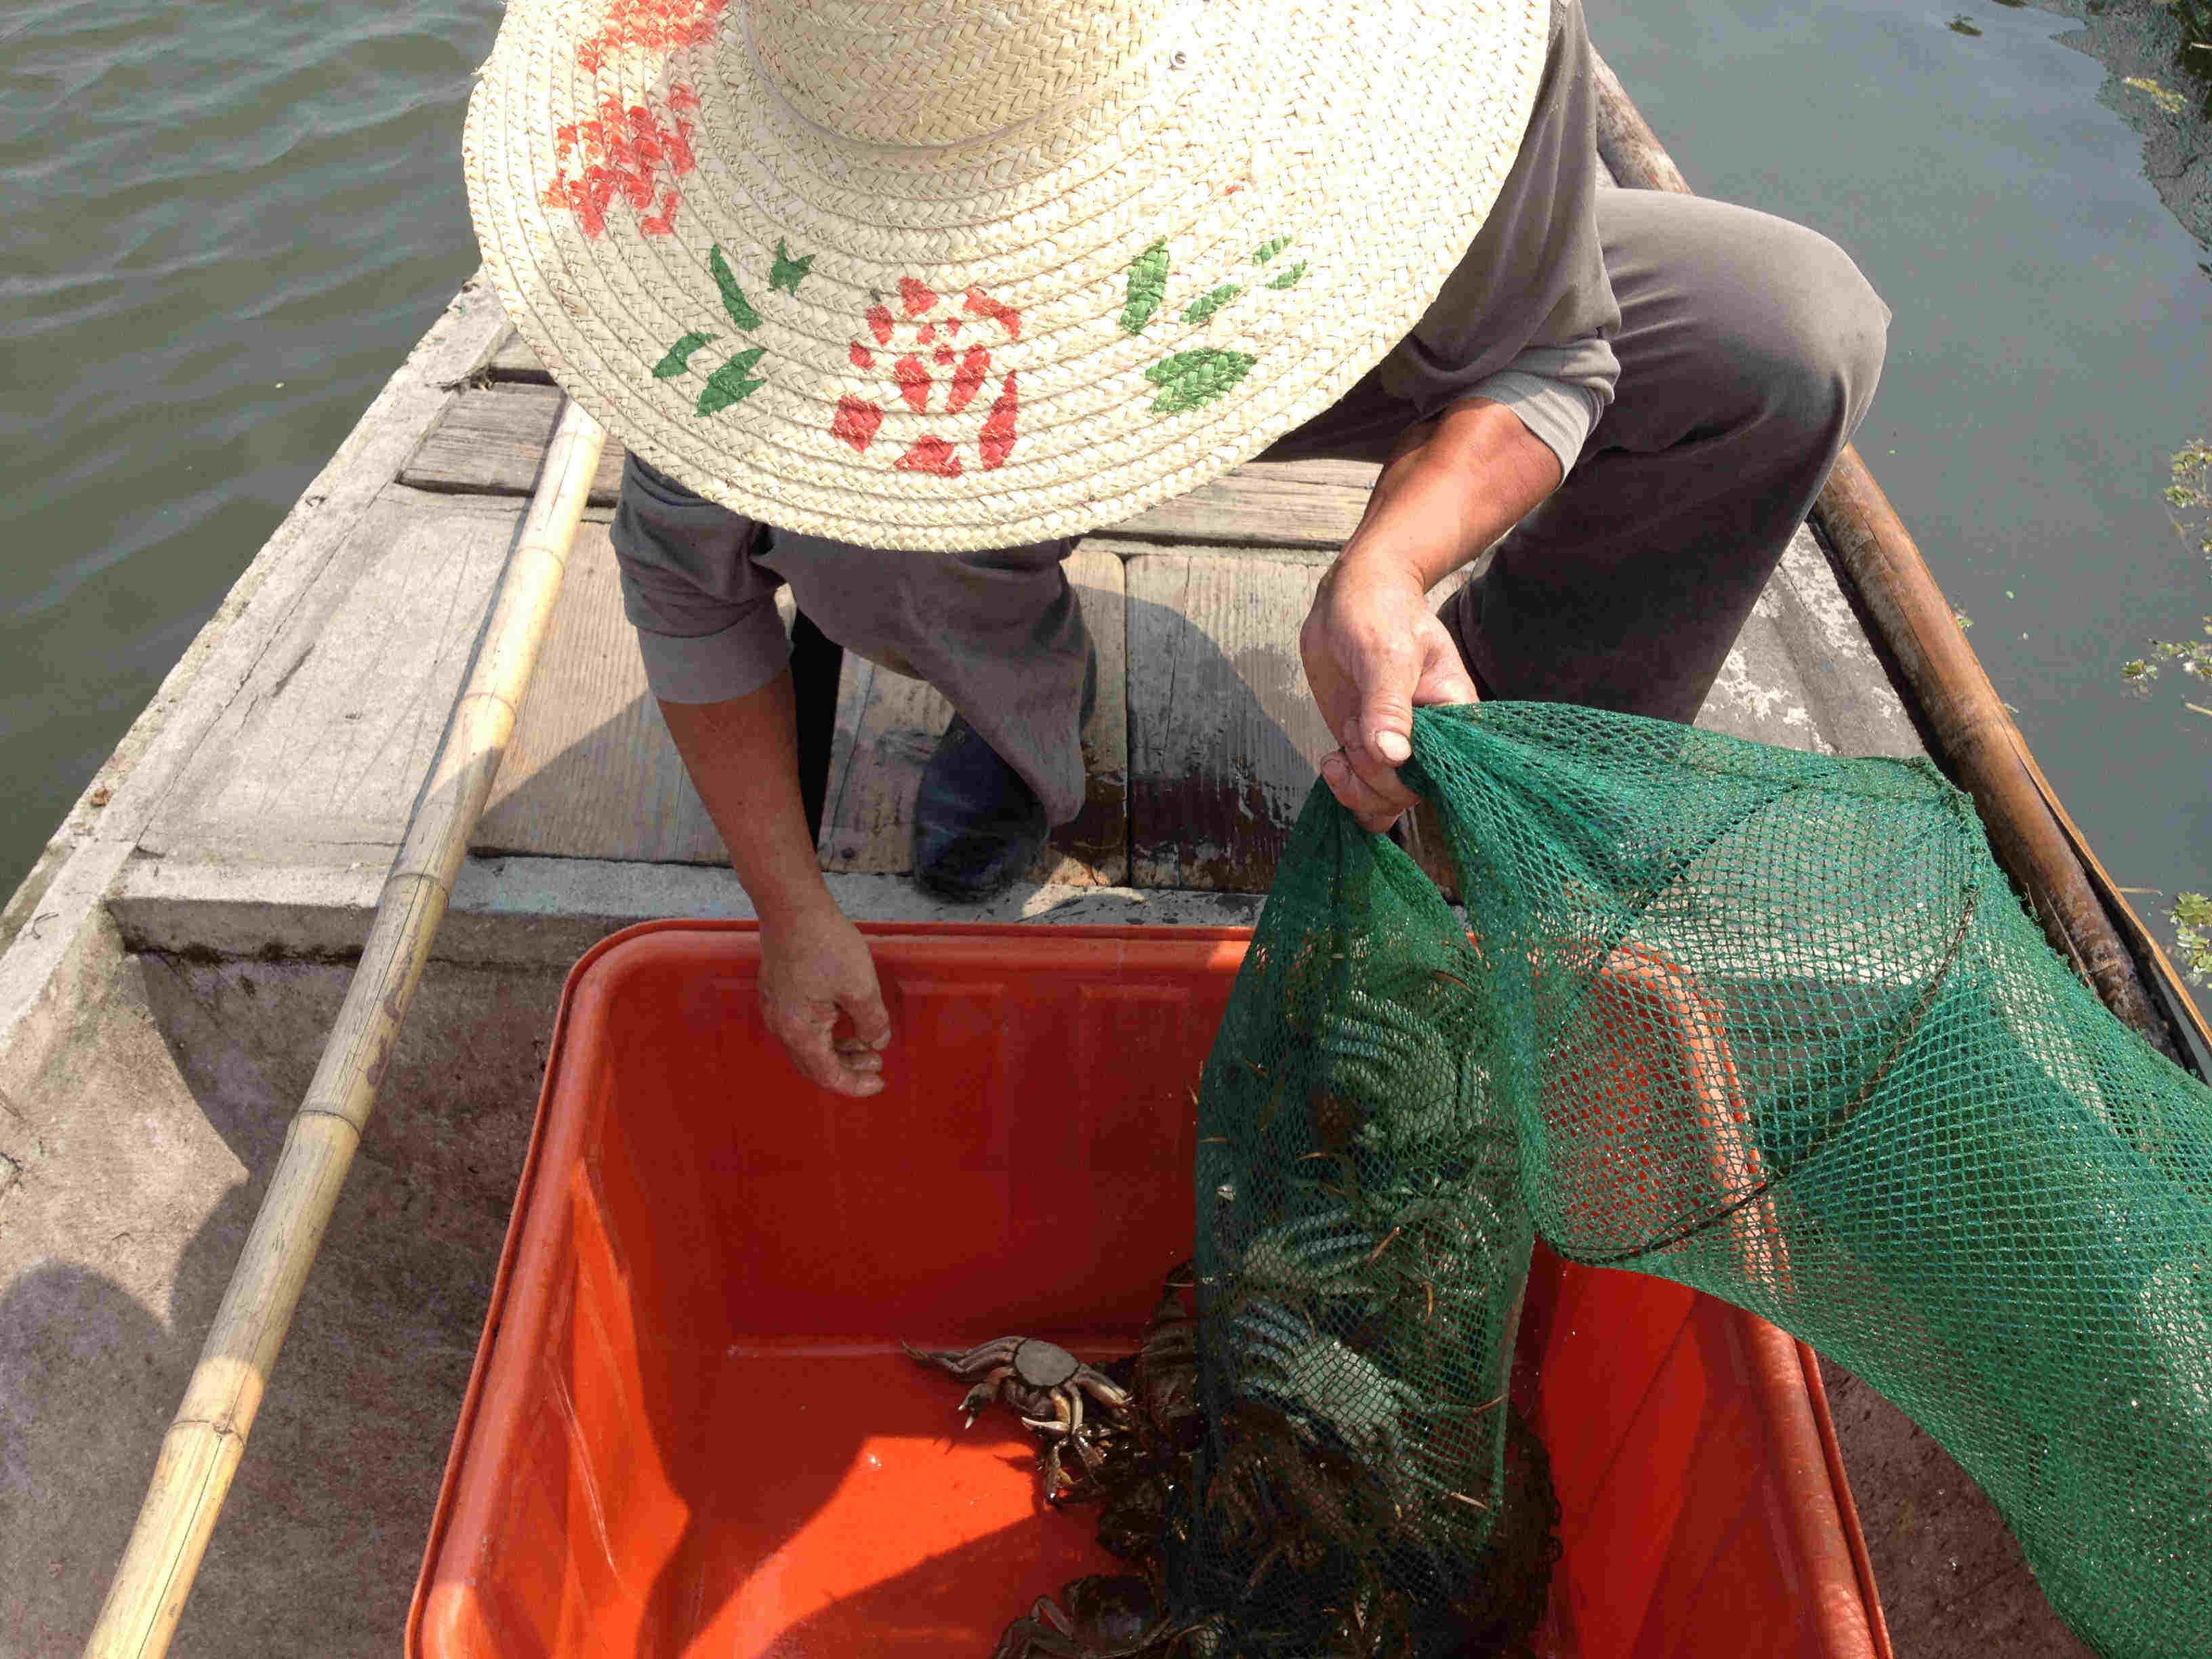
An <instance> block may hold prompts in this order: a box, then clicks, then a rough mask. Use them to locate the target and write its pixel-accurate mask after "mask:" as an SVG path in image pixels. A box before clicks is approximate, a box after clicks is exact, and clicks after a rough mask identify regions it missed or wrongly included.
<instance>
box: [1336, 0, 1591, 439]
mask: <svg viewBox="0 0 2212 1659" xmlns="http://www.w3.org/2000/svg"><path fill="white" fill-rule="evenodd" d="M1598 179H1599V161H1598V158H1597V90H1596V77H1595V52H1593V51H1592V50H1591V47H1590V44H1589V31H1588V30H1587V28H1586V27H1584V25H1583V13H1582V7H1581V4H1580V0H1555V3H1554V4H1553V10H1552V43H1551V53H1550V56H1549V58H1547V61H1546V64H1545V66H1544V77H1543V81H1542V82H1541V85H1540V87H1539V88H1538V90H1537V95H1536V103H1535V106H1534V109H1533V110H1532V111H1531V112H1530V114H1529V118H1528V131H1526V133H1525V134H1524V135H1523V136H1522V142H1521V149H1520V150H1519V152H1518V154H1517V155H1516V157H1515V159H1514V163H1513V168H1512V171H1511V173H1510V174H1509V175H1508V176H1507V179H1506V181H1505V185H1504V189H1503V190H1501V191H1499V193H1498V200H1497V201H1496V203H1495V204H1492V208H1491V210H1490V215H1489V216H1488V217H1487V218H1486V219H1485V220H1484V221H1483V224H1482V228H1481V230H1480V232H1479V233H1478V234H1476V236H1475V239H1474V242H1473V243H1472V244H1471V245H1470V246H1469V247H1468V252H1467V257H1466V258H1463V259H1462V260H1461V262H1460V264H1459V266H1458V268H1457V269H1456V270H1454V271H1453V272H1452V274H1451V276H1449V278H1447V279H1446V281H1445V283H1444V286H1443V289H1441V290H1440V291H1439V292H1438V294H1437V298H1436V301H1435V302H1434V303H1433V304H1431V306H1430V307H1429V309H1428V311H1427V313H1425V315H1424V316H1423V317H1422V319H1421V320H1420V321H1419V322H1418V323H1416V324H1415V325H1413V331H1411V332H1410V333H1409V334H1407V336H1406V337H1405V338H1404V339H1403V340H1401V342H1399V343H1398V344H1397V346H1396V347H1395V348H1394V349H1392V351H1391V353H1390V355H1389V356H1388V357H1386V358H1384V359H1383V362H1382V363H1381V364H1380V365H1379V366H1378V367H1377V369H1376V378H1377V380H1378V381H1379V382H1380V384H1381V385H1382V386H1383V389H1384V390H1386V391H1388V392H1389V393H1390V394H1391V395H1392V396H1394V397H1395V398H1399V399H1400V400H1401V401H1402V402H1404V403H1406V404H1410V405H1412V406H1413V408H1414V409H1415V410H1418V411H1419V413H1420V414H1421V415H1423V416H1430V415H1434V414H1437V413H1438V412H1440V411H1442V410H1445V409H1447V408H1449V407H1451V406H1452V405H1454V404H1462V403H1465V402H1467V401H1468V399H1470V398H1489V399H1491V400H1492V401H1493V402H1496V403H1499V404H1504V405H1505V406H1506V407H1507V408H1509V409H1510V410H1513V412H1514V413H1515V414H1516V416H1519V417H1520V419H1521V421H1522V424H1524V425H1525V426H1527V427H1528V429H1529V431H1530V432H1532V433H1534V435H1536V436H1537V437H1538V438H1540V439H1541V440H1542V441H1544V442H1545V443H1546V444H1547V446H1549V447H1550V448H1551V449H1552V450H1553V452H1554V453H1557V454H1558V456H1559V469H1560V472H1561V474H1562V476H1564V475H1565V473H1566V472H1567V471H1569V470H1570V469H1571V468H1572V466H1573V465H1574V463H1575V460H1576V459H1577V456H1578V455H1579V454H1580V453H1581V451H1582V447H1583V443H1584V442H1585V441H1587V440H1588V438H1589V434H1590V429H1591V428H1593V427H1594V426H1595V424H1596V422H1597V420H1598V417H1599V416H1601V415H1602V414H1603V413H1604V410H1605V407H1606V405H1607V404H1609V403H1610V402H1612V400H1613V388H1614V386H1615V385H1616V384H1617V383H1618V382H1619V380H1620V360H1619V359H1618V358H1616V357H1615V356H1613V346H1612V343H1611V340H1610V337H1611V335H1612V334H1613V332H1614V331H1615V330H1617V329H1618V328H1619V327H1620V305H1619V303H1618V302H1617V301H1615V300H1614V298H1613V284H1612V283H1611V282H1610V281H1609V280H1608V279H1607V276H1606V271H1605V255H1604V250H1603V248H1602V246H1601V244H1600V242H1599V240H1598V231H1597V192H1598V189H1599V182H1598Z"/></svg>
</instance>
